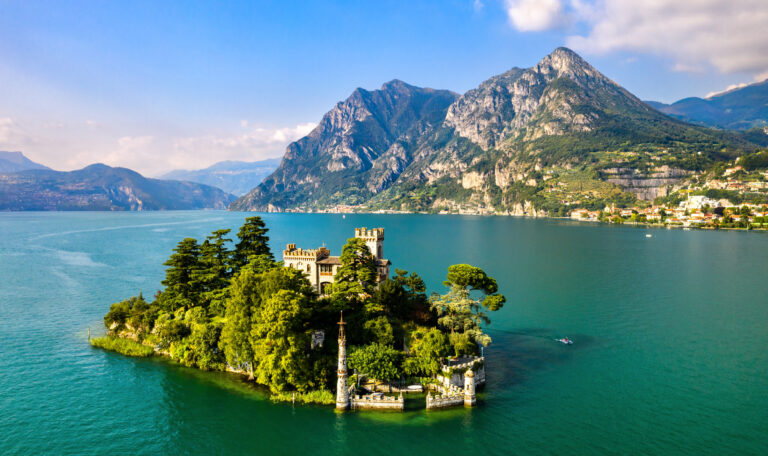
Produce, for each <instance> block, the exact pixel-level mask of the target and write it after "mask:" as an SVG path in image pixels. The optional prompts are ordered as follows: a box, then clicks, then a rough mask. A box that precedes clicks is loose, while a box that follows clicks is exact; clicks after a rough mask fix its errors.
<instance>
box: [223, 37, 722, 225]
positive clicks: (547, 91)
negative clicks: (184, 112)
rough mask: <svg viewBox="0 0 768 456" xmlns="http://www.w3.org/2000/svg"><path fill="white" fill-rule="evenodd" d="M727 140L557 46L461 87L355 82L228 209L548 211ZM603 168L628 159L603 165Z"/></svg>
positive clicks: (651, 189)
mask: <svg viewBox="0 0 768 456" xmlns="http://www.w3.org/2000/svg"><path fill="white" fill-rule="evenodd" d="M722 140H723V138H722V137H717V135H716V134H715V133H713V132H712V131H710V130H705V129H703V128H699V127H693V126H691V125H688V124H685V123H683V122H680V121H678V120H675V119H672V118H669V117H667V116H665V115H663V114H661V113H660V112H658V111H656V110H654V109H653V108H651V107H650V106H649V105H647V104H645V103H643V102H642V101H640V100H639V99H638V98H636V97H635V96H634V95H632V94H631V93H629V92H628V91H626V90H625V89H623V88H622V87H620V86H619V85H617V84H616V83H615V82H613V81H611V80H610V79H608V78H606V77H605V76H603V75H602V74H601V73H600V72H599V71H597V70H596V69H595V68H593V67H592V66H591V65H590V64H589V63H587V62H586V61H584V60H583V59H582V58H581V57H579V56H578V55H577V54H576V53H574V52H573V51H571V50H569V49H566V48H558V49H556V50H555V51H554V52H553V53H552V54H550V55H548V56H546V57H545V58H543V59H542V60H541V61H540V62H539V63H538V64H537V65H535V66H534V67H532V68H528V69H521V68H512V69H511V70H509V71H507V72H506V73H503V74H501V75H498V76H494V77H492V78H490V79H488V80H487V81H485V82H483V83H482V84H480V85H479V86H478V87H477V88H476V89H473V90H470V91H468V92H467V93H465V94H464V95H461V96H458V95H456V94H454V93H452V92H448V91H442V90H433V89H422V88H418V87H413V86H410V85H408V84H405V83H403V82H401V81H392V82H389V83H387V84H384V85H383V86H382V88H381V89H380V90H374V91H366V90H363V89H358V90H356V91H355V92H354V93H353V94H352V95H351V96H350V97H349V98H348V99H347V100H345V101H343V102H340V103H338V104H337V105H336V106H335V107H334V108H333V109H332V110H331V111H329V112H328V113H327V114H326V115H325V116H324V117H323V119H322V121H321V122H320V124H319V125H318V127H317V128H316V129H315V130H314V131H312V132H311V133H310V134H309V135H307V136H306V137H304V138H302V139H300V140H299V141H296V142H294V143H292V144H291V145H289V146H288V149H287V151H286V154H285V157H284V159H283V162H282V163H281V165H280V167H279V168H278V169H277V171H275V173H273V174H272V175H271V176H270V177H269V178H267V179H266V180H265V181H264V182H263V183H262V184H261V185H259V186H258V187H257V188H255V189H254V190H253V191H251V192H250V193H249V194H247V195H245V196H244V197H241V198H240V199H238V200H237V201H236V202H235V203H233V204H232V206H231V207H230V208H231V209H234V210H271V211H280V210H285V209H294V208H304V209H314V208H322V207H329V206H332V205H335V204H350V205H361V204H364V205H366V207H367V208H368V209H372V208H373V209H398V210H434V211H437V210H449V209H450V210H465V209H466V210H472V208H474V209H477V210H478V211H479V212H489V211H490V212H503V213H525V214H528V215H534V214H535V215H540V214H541V213H542V211H545V212H546V211H552V210H554V208H557V207H562V206H563V205H567V204H571V203H570V202H571V201H577V202H579V203H580V204H581V203H583V202H584V201H587V202H589V203H590V204H593V205H597V204H601V203H602V199H606V198H613V199H616V198H624V200H626V198H634V197H641V198H651V197H653V196H654V195H656V194H658V193H659V192H658V191H657V190H655V189H659V188H663V187H666V186H669V185H672V184H673V183H674V182H676V181H677V180H680V179H682V178H684V177H685V175H687V174H685V173H687V172H688V171H685V172H683V171H681V172H680V173H682V174H680V173H678V174H679V175H677V174H675V173H677V171H669V173H671V174H670V175H669V176H667V175H666V174H665V175H662V174H664V173H665V172H662V171H659V172H655V171H654V173H656V174H654V173H651V174H650V175H648V176H646V175H643V176H639V175H635V174H632V173H633V172H634V171H626V170H635V169H637V168H643V169H648V168H649V167H653V168H658V167H661V166H664V165H668V166H670V168H674V169H679V170H690V169H694V168H696V167H700V166H702V164H705V163H707V162H708V161H710V162H711V161H712V160H718V159H722V158H719V157H722V155H719V154H721V152H722V150H724V143H723V142H722ZM649 163H651V164H652V166H649ZM608 168H616V169H620V170H623V171H620V172H616V173H607V172H606V173H601V172H599V171H598V170H602V169H608ZM659 173H661V174H659ZM669 173H668V174H669ZM672 174H674V175H672ZM576 183H578V185H577V184H576ZM657 184H658V185H657ZM624 191H628V192H631V194H627V195H624V196H622V194H623V192H624ZM632 195H635V196H632Z"/></svg>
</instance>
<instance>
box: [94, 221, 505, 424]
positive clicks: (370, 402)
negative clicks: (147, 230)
mask: <svg viewBox="0 0 768 456" xmlns="http://www.w3.org/2000/svg"><path fill="white" fill-rule="evenodd" d="M229 232H230V230H225V229H223V230H217V231H214V232H213V233H211V235H209V236H207V237H206V239H205V240H203V241H202V242H198V240H196V239H193V238H186V239H183V240H181V241H180V242H179V243H178V245H177V246H176V247H175V248H174V249H173V254H172V255H171V256H170V258H169V259H168V261H166V262H165V263H164V265H165V266H166V267H167V269H166V273H165V279H164V280H163V281H162V285H163V286H164V289H162V290H161V291H159V292H158V293H157V294H156V295H155V296H154V298H153V299H152V300H151V301H148V300H147V299H145V298H144V296H143V295H142V294H141V293H139V294H138V295H137V296H134V297H131V298H129V299H126V300H123V301H121V302H118V303H115V304H112V305H111V307H110V309H109V312H108V313H107V314H106V315H105V316H104V324H105V326H106V330H107V331H106V335H105V336H104V337H100V338H94V339H92V340H91V344H92V345H93V346H95V347H100V348H104V349H108V350H114V351H117V352H120V353H122V354H124V355H128V356H153V355H159V356H165V357H168V358H171V359H172V360H174V361H176V362H179V363H181V364H183V365H185V366H190V367H195V368H199V369H202V370H217V371H229V372H233V373H238V374H241V375H243V376H245V378H247V379H248V380H249V381H252V382H254V383H255V384H258V385H261V386H263V387H264V388H266V389H267V390H268V391H269V393H270V395H271V397H272V398H273V399H274V400H277V401H281V400H282V401H294V402H300V403H319V404H329V405H330V404H335V405H336V408H337V409H339V410H347V409H366V408H371V409H391V410H403V409H404V394H406V393H409V392H420V393H424V392H426V393H427V394H426V407H427V408H428V409H438V408H443V407H451V406H458V405H464V406H474V405H475V404H476V388H477V387H481V386H482V385H484V383H485V373H486V371H485V358H484V357H483V356H482V354H483V350H482V347H485V346H488V345H489V344H490V343H491V338H490V337H489V336H488V334H486V333H485V332H484V330H483V328H484V326H485V325H487V324H489V323H490V318H489V316H488V313H489V312H493V311H497V310H499V309H500V308H502V306H503V305H504V303H505V302H506V298H505V297H504V295H502V294H500V293H499V289H498V285H497V282H496V280H495V279H494V278H493V277H490V276H489V275H487V274H486V273H485V271H483V270H482V269H481V268H478V267H475V266H471V265H468V264H455V265H451V266H449V267H448V268H447V275H446V280H445V282H444V285H445V287H446V291H445V293H444V294H438V293H432V294H431V295H427V289H426V285H425V283H424V280H423V279H422V278H421V277H420V276H419V275H418V274H416V273H414V272H410V273H409V272H408V271H405V270H402V269H397V268H395V269H394V274H392V275H390V266H391V262H390V261H389V260H387V259H385V258H384V249H383V245H384V229H383V228H374V229H367V228H357V229H355V233H354V234H355V236H354V237H351V238H349V239H348V240H347V242H346V244H345V245H344V246H343V248H342V250H341V255H340V256H332V255H331V254H330V250H329V249H327V248H325V247H320V248H317V249H302V248H297V247H296V245H295V244H289V245H288V246H287V247H286V249H285V250H284V251H283V260H282V261H276V260H275V258H274V256H273V254H272V252H271V250H270V247H269V245H268V241H269V237H268V236H267V233H268V229H267V227H266V225H265V223H264V221H263V220H262V219H261V218H260V217H258V216H255V217H248V218H247V219H246V220H245V223H244V225H243V226H242V227H241V228H240V229H239V231H238V232H237V242H236V243H234V244H233V242H232V240H230V239H228V238H227V236H228V235H229ZM334 339H336V340H337V341H338V343H335V344H334V343H329V341H332V340H334Z"/></svg>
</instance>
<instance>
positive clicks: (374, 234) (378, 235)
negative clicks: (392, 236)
mask: <svg viewBox="0 0 768 456" xmlns="http://www.w3.org/2000/svg"><path fill="white" fill-rule="evenodd" d="M355 237H357V238H371V239H376V240H380V241H383V240H384V228H373V229H370V230H369V229H368V228H366V227H362V228H355Z"/></svg>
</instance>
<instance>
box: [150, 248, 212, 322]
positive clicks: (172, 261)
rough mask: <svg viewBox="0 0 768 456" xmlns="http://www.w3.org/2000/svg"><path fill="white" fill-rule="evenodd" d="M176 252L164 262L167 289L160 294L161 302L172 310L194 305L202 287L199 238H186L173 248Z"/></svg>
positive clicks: (167, 308)
mask: <svg viewBox="0 0 768 456" xmlns="http://www.w3.org/2000/svg"><path fill="white" fill-rule="evenodd" d="M173 251H174V252H175V253H174V254H172V255H171V257H170V258H169V259H168V261H166V262H165V263H163V264H164V265H165V266H168V268H167V269H166V270H165V280H163V281H162V284H163V285H164V286H165V290H163V292H162V293H161V294H160V299H159V301H160V304H161V307H163V308H164V309H166V310H169V311H171V312H173V311H175V310H176V309H179V308H189V307H192V306H194V305H195V304H196V303H197V302H198V301H199V298H200V292H201V291H202V287H201V284H200V282H199V281H198V280H197V278H198V277H199V274H200V269H201V265H200V246H199V245H198V244H197V240H195V239H193V238H186V239H184V240H182V241H181V242H179V243H178V245H177V246H176V247H175V248H174V249H173Z"/></svg>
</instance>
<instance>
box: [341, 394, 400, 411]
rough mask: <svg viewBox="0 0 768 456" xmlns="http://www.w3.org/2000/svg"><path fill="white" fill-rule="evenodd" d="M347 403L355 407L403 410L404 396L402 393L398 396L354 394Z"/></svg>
mask: <svg viewBox="0 0 768 456" xmlns="http://www.w3.org/2000/svg"><path fill="white" fill-rule="evenodd" d="M349 404H350V406H351V408H352V409H353V410H355V409H376V410H397V411H403V410H405V398H404V397H403V395H402V393H401V394H400V396H397V397H395V396H379V395H373V394H366V395H364V396H360V395H354V396H352V397H351V398H350V399H349Z"/></svg>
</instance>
